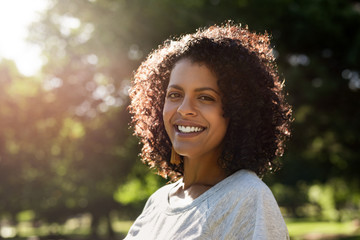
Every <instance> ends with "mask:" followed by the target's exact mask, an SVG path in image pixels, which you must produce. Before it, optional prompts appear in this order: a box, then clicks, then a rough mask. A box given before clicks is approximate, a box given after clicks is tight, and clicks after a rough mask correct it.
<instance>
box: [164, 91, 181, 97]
mask: <svg viewBox="0 0 360 240" xmlns="http://www.w3.org/2000/svg"><path fill="white" fill-rule="evenodd" d="M167 97H168V98H179V97H181V95H180V94H179V93H174V92H173V93H169V94H168V95H167Z"/></svg>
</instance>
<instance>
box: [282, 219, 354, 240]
mask: <svg viewBox="0 0 360 240" xmlns="http://www.w3.org/2000/svg"><path fill="white" fill-rule="evenodd" d="M286 225H287V227H288V230H289V234H290V236H291V238H292V239H296V240H297V239H299V240H300V239H360V231H359V226H357V225H356V224H355V222H353V221H348V222H317V221H311V220H308V219H286Z"/></svg>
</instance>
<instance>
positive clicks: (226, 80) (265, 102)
mask: <svg viewBox="0 0 360 240" xmlns="http://www.w3.org/2000/svg"><path fill="white" fill-rule="evenodd" d="M184 58H186V59H190V60H191V61H193V62H196V63H202V64H205V65H206V66H207V67H208V68H209V69H210V70H211V71H212V72H213V73H214V74H215V76H216V77H217V78H218V86H219V89H220V91H221V92H222V94H223V97H222V103H223V110H224V117H226V118H229V126H228V129H227V132H226V135H225V138H224V149H223V152H222V154H221V157H220V159H219V165H220V166H221V167H222V168H223V169H225V171H226V172H227V173H228V174H231V173H233V172H235V171H237V170H239V169H249V170H252V171H254V172H255V173H257V174H258V175H259V176H260V177H262V176H263V175H264V174H265V173H267V172H268V171H275V170H277V169H278V168H279V161H278V157H279V156H281V155H282V154H283V151H284V141H285V140H286V139H287V138H288V137H289V135H290V130H289V123H290V122H291V108H290V106H289V105H288V104H287V103H286V101H285V99H284V93H283V90H282V88H283V81H281V80H280V78H279V75H278V72H277V66H276V64H275V62H274V60H275V59H274V57H273V53H272V48H271V47H270V40H269V36H268V34H267V33H265V34H263V35H262V34H256V33H252V32H250V31H249V30H248V28H247V26H246V27H241V25H235V24H233V23H226V24H223V25H221V26H218V25H214V26H211V27H209V28H205V29H199V30H197V31H196V32H195V33H193V34H187V35H184V36H182V37H180V38H177V39H170V40H166V41H165V42H164V43H163V44H162V45H160V46H159V47H158V49H156V50H154V51H153V52H152V53H150V55H149V56H148V57H147V59H146V60H145V61H144V62H143V63H142V64H141V65H140V67H139V68H138V69H137V71H136V72H135V75H134V79H133V85H132V88H131V89H130V91H129V95H130V98H131V104H130V106H129V110H130V113H131V114H132V124H133V126H134V130H135V133H134V134H135V135H137V136H138V137H140V139H141V142H142V143H143V147H142V153H141V156H142V160H143V161H144V162H145V163H147V164H148V165H149V166H150V167H152V168H156V169H157V170H158V173H159V174H160V175H161V176H163V177H165V178H167V177H170V179H172V180H174V179H176V178H178V177H181V176H182V175H183V167H184V166H183V163H181V164H180V165H173V164H171V163H170V156H171V142H170V139H169V137H168V135H167V133H166V131H165V127H164V122H163V116H162V112H163V107H164V101H165V93H166V89H167V86H168V83H169V78H170V73H171V71H172V69H173V67H174V65H175V64H176V63H177V62H178V61H179V60H180V59H184Z"/></svg>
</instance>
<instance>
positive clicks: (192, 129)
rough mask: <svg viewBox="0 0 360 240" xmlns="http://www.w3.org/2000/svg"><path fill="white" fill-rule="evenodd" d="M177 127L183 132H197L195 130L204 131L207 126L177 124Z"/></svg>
mask: <svg viewBox="0 0 360 240" xmlns="http://www.w3.org/2000/svg"><path fill="white" fill-rule="evenodd" d="M176 129H177V130H179V132H182V133H195V132H202V131H204V129H205V128H203V127H194V126H182V125H176Z"/></svg>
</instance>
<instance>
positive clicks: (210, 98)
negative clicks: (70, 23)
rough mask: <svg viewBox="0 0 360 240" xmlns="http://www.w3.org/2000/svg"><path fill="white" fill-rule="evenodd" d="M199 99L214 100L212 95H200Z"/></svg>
mask: <svg viewBox="0 0 360 240" xmlns="http://www.w3.org/2000/svg"><path fill="white" fill-rule="evenodd" d="M199 99H200V100H203V101H211V102H213V101H215V99H214V98H213V97H209V96H200V97H199Z"/></svg>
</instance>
